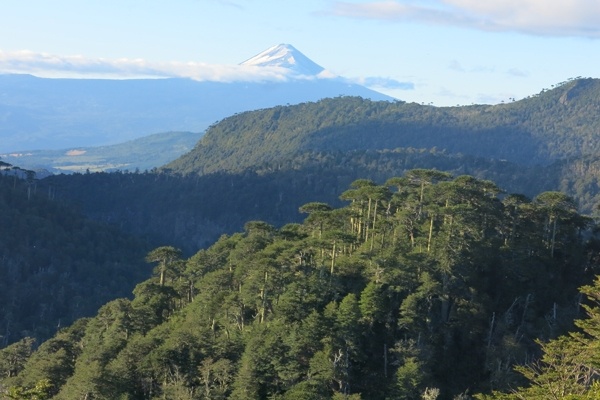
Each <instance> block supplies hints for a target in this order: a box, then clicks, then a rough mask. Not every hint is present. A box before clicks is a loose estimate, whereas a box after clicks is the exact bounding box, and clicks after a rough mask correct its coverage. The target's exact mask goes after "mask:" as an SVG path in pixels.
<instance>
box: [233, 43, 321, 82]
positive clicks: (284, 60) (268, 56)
mask: <svg viewBox="0 0 600 400" xmlns="http://www.w3.org/2000/svg"><path fill="white" fill-rule="evenodd" d="M240 65H250V66H256V67H281V68H287V69H290V70H292V71H294V72H295V73H297V74H300V75H318V74H320V73H321V72H323V71H324V70H325V68H323V67H321V66H320V65H318V64H316V63H315V62H313V61H312V60H311V59H310V58H308V57H306V56H305V55H304V54H302V53H301V52H299V51H298V50H296V48H295V47H294V46H292V45H289V44H278V45H276V46H273V47H270V48H268V49H267V50H265V51H263V52H262V53H259V54H257V55H255V56H254V57H252V58H250V59H248V60H246V61H244V62H243V63H241V64H240Z"/></svg>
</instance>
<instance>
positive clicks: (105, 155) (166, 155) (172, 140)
mask: <svg viewBox="0 0 600 400" xmlns="http://www.w3.org/2000/svg"><path fill="white" fill-rule="evenodd" d="M201 136H202V135H201V134H200V133H197V132H163V133H156V134H153V135H148V136H144V137H141V138H139V139H133V140H129V141H127V142H125V143H119V144H113V145H108V146H97V147H76V148H70V149H62V150H30V151H24V152H15V153H9V154H5V155H3V156H2V159H3V160H4V161H6V162H8V163H9V164H12V165H16V166H19V167H20V168H24V169H28V170H33V171H36V172H37V176H38V178H39V177H43V176H45V175H46V174H57V173H73V172H98V171H108V172H110V171H117V170H120V171H132V172H133V171H136V170H137V171H146V170H151V169H153V168H156V167H157V166H160V165H164V164H166V163H168V162H170V161H172V160H174V159H176V158H177V157H179V156H180V155H182V154H184V153H187V152H189V151H190V150H192V149H193V147H194V145H195V144H196V143H197V142H198V140H199V139H200V137H201Z"/></svg>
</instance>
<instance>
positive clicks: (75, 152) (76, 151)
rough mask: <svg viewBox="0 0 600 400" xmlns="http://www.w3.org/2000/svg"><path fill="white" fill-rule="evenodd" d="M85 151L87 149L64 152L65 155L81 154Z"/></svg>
mask: <svg viewBox="0 0 600 400" xmlns="http://www.w3.org/2000/svg"><path fill="white" fill-rule="evenodd" d="M85 153H87V150H69V151H67V152H66V153H65V155H67V156H81V155H84V154H85Z"/></svg>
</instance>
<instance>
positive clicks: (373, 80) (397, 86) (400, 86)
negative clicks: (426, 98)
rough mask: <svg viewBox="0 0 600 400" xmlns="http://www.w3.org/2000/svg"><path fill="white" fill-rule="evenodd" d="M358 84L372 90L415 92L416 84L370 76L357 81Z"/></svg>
mask: <svg viewBox="0 0 600 400" xmlns="http://www.w3.org/2000/svg"><path fill="white" fill-rule="evenodd" d="M357 83H358V84H360V85H363V86H367V87H371V88H380V89H388V90H413V89H414V88H415V84H414V83H412V82H401V81H399V80H397V79H393V78H384V77H379V76H369V77H366V78H360V79H357Z"/></svg>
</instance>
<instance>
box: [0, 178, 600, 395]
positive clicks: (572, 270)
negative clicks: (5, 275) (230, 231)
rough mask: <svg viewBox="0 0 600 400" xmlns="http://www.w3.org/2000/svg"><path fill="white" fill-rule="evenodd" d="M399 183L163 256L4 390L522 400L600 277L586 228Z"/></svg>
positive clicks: (502, 199)
mask: <svg viewBox="0 0 600 400" xmlns="http://www.w3.org/2000/svg"><path fill="white" fill-rule="evenodd" d="M388 183H389V186H388V185H378V184H376V183H375V182H374V181H370V180H366V179H361V180H357V181H354V183H353V184H352V185H351V188H350V189H349V190H348V191H346V192H345V194H344V196H343V197H344V198H345V200H346V201H347V205H346V206H343V207H339V208H336V207H334V206H329V205H327V204H324V203H321V202H308V203H304V204H305V206H303V207H302V210H303V211H304V212H307V213H308V216H307V217H306V219H305V221H304V223H302V224H291V225H286V226H284V227H282V228H281V229H277V228H275V227H274V226H273V225H271V224H269V223H267V222H264V221H259V220H251V221H249V222H247V223H246V224H245V226H244V231H243V232H242V233H237V234H234V235H231V236H227V235H224V236H222V237H221V238H220V239H219V240H218V241H217V242H216V243H215V244H214V245H213V246H210V247H208V248H206V249H202V250H200V251H198V252H197V253H196V254H195V255H193V256H192V257H189V258H187V259H185V258H183V256H182V255H181V252H180V251H179V250H177V249H176V248H174V247H172V246H160V247H158V248H156V249H155V250H152V251H150V252H149V253H148V256H147V257H146V259H147V260H148V261H151V262H153V263H156V264H157V269H156V275H155V276H153V277H151V278H150V279H148V280H147V281H145V282H142V283H140V284H138V286H137V287H136V288H135V289H134V298H133V299H132V300H129V299H126V298H119V299H116V300H113V301H110V302H108V303H106V304H105V305H104V306H103V307H102V308H100V310H99V311H98V313H97V315H96V316H95V317H93V318H91V319H89V320H87V321H82V322H81V323H80V324H79V325H77V326H74V327H73V329H72V330H66V331H63V332H61V333H60V334H58V335H57V336H56V337H54V338H53V339H51V340H50V341H48V342H46V343H44V344H42V346H40V348H39V349H38V350H37V351H35V352H33V354H31V355H30V354H29V353H27V352H24V353H23V355H22V357H20V358H19V360H20V361H18V363H16V364H15V363H13V364H14V365H16V367H13V370H12V371H13V372H11V373H10V375H11V376H10V377H7V378H4V379H3V380H2V384H3V385H5V386H6V387H10V386H15V387H22V388H29V387H33V386H34V385H35V383H36V382H38V381H40V380H42V379H49V380H50V381H51V382H52V383H53V384H54V385H55V386H54V387H53V388H52V389H51V393H52V394H53V395H54V396H55V398H57V399H71V398H79V397H85V396H88V397H94V398H98V399H118V398H135V399H137V398H181V399H188V398H189V399H204V398H213V399H226V398H232V399H267V398H272V399H295V398H356V399H358V398H369V399H392V398H394V399H395V398H398V399H402V398H405V399H412V398H421V397H423V396H428V397H427V398H434V397H436V396H437V398H440V399H446V398H448V399H450V398H452V397H454V396H462V395H463V394H464V393H465V392H466V391H467V390H468V391H469V392H475V391H487V392H491V391H492V390H498V389H506V388H508V387H511V386H515V385H517V384H521V382H522V381H521V380H519V378H518V377H517V376H515V375H511V374H508V373H503V372H504V371H505V370H506V368H508V369H510V368H511V367H512V366H513V365H514V364H518V363H523V362H524V361H525V360H526V357H527V356H528V355H530V354H532V353H535V352H536V351H538V350H539V347H538V345H537V344H535V340H536V339H538V338H540V337H549V336H552V335H558V334H560V333H563V332H564V331H565V328H567V327H569V326H570V325H569V324H568V321H572V319H573V318H574V316H575V313H576V309H574V308H573V307H570V305H571V304H572V299H573V298H574V297H575V296H576V295H577V288H578V287H580V286H581V284H583V283H586V279H588V278H589V277H590V273H589V272H587V271H590V270H592V271H594V270H596V268H597V267H596V265H595V264H594V263H593V262H591V261H590V260H592V259H588V258H586V257H582V256H580V255H581V254H586V251H587V248H586V242H585V241H584V238H585V237H593V234H592V231H586V235H582V232H584V230H586V229H588V228H591V226H588V222H589V221H587V220H585V219H582V218H581V217H580V216H579V215H578V214H577V213H576V212H575V211H574V210H573V208H572V204H571V203H570V202H569V201H568V198H566V197H561V196H560V195H559V194H556V193H547V194H541V195H540V196H538V197H537V198H536V199H535V200H534V201H529V200H528V199H526V198H524V197H520V196H504V195H503V194H502V193H501V191H500V190H499V189H498V188H497V187H496V186H495V185H494V184H493V183H492V182H489V181H484V180H479V179H476V178H473V177H471V176H464V175H462V176H459V177H457V178H452V177H450V176H448V175H447V174H443V173H439V172H436V171H426V170H415V171H409V172H408V173H407V174H405V175H404V176H402V177H398V178H394V179H390V180H388ZM555 200H557V201H555ZM554 221H557V222H556V227H555V226H554V225H555V224H554ZM553 230H554V231H553ZM586 268H587V270H586ZM540 271H543V274H540ZM161 276H162V278H161ZM11 351H12V350H11ZM28 351H29V352H31V348H30V350H28ZM16 353H19V352H16ZM16 353H15V354H16ZM21 353H22V352H21ZM19 354H20V353H19ZM68 359H70V360H71V361H68V362H67V360H68ZM61 363H64V366H63V367H62V368H61V367H59V365H60V364H61ZM499 366H501V367H499ZM2 368H4V369H6V367H2ZM438 395H439V396H438ZM303 396H304V397H303Z"/></svg>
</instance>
